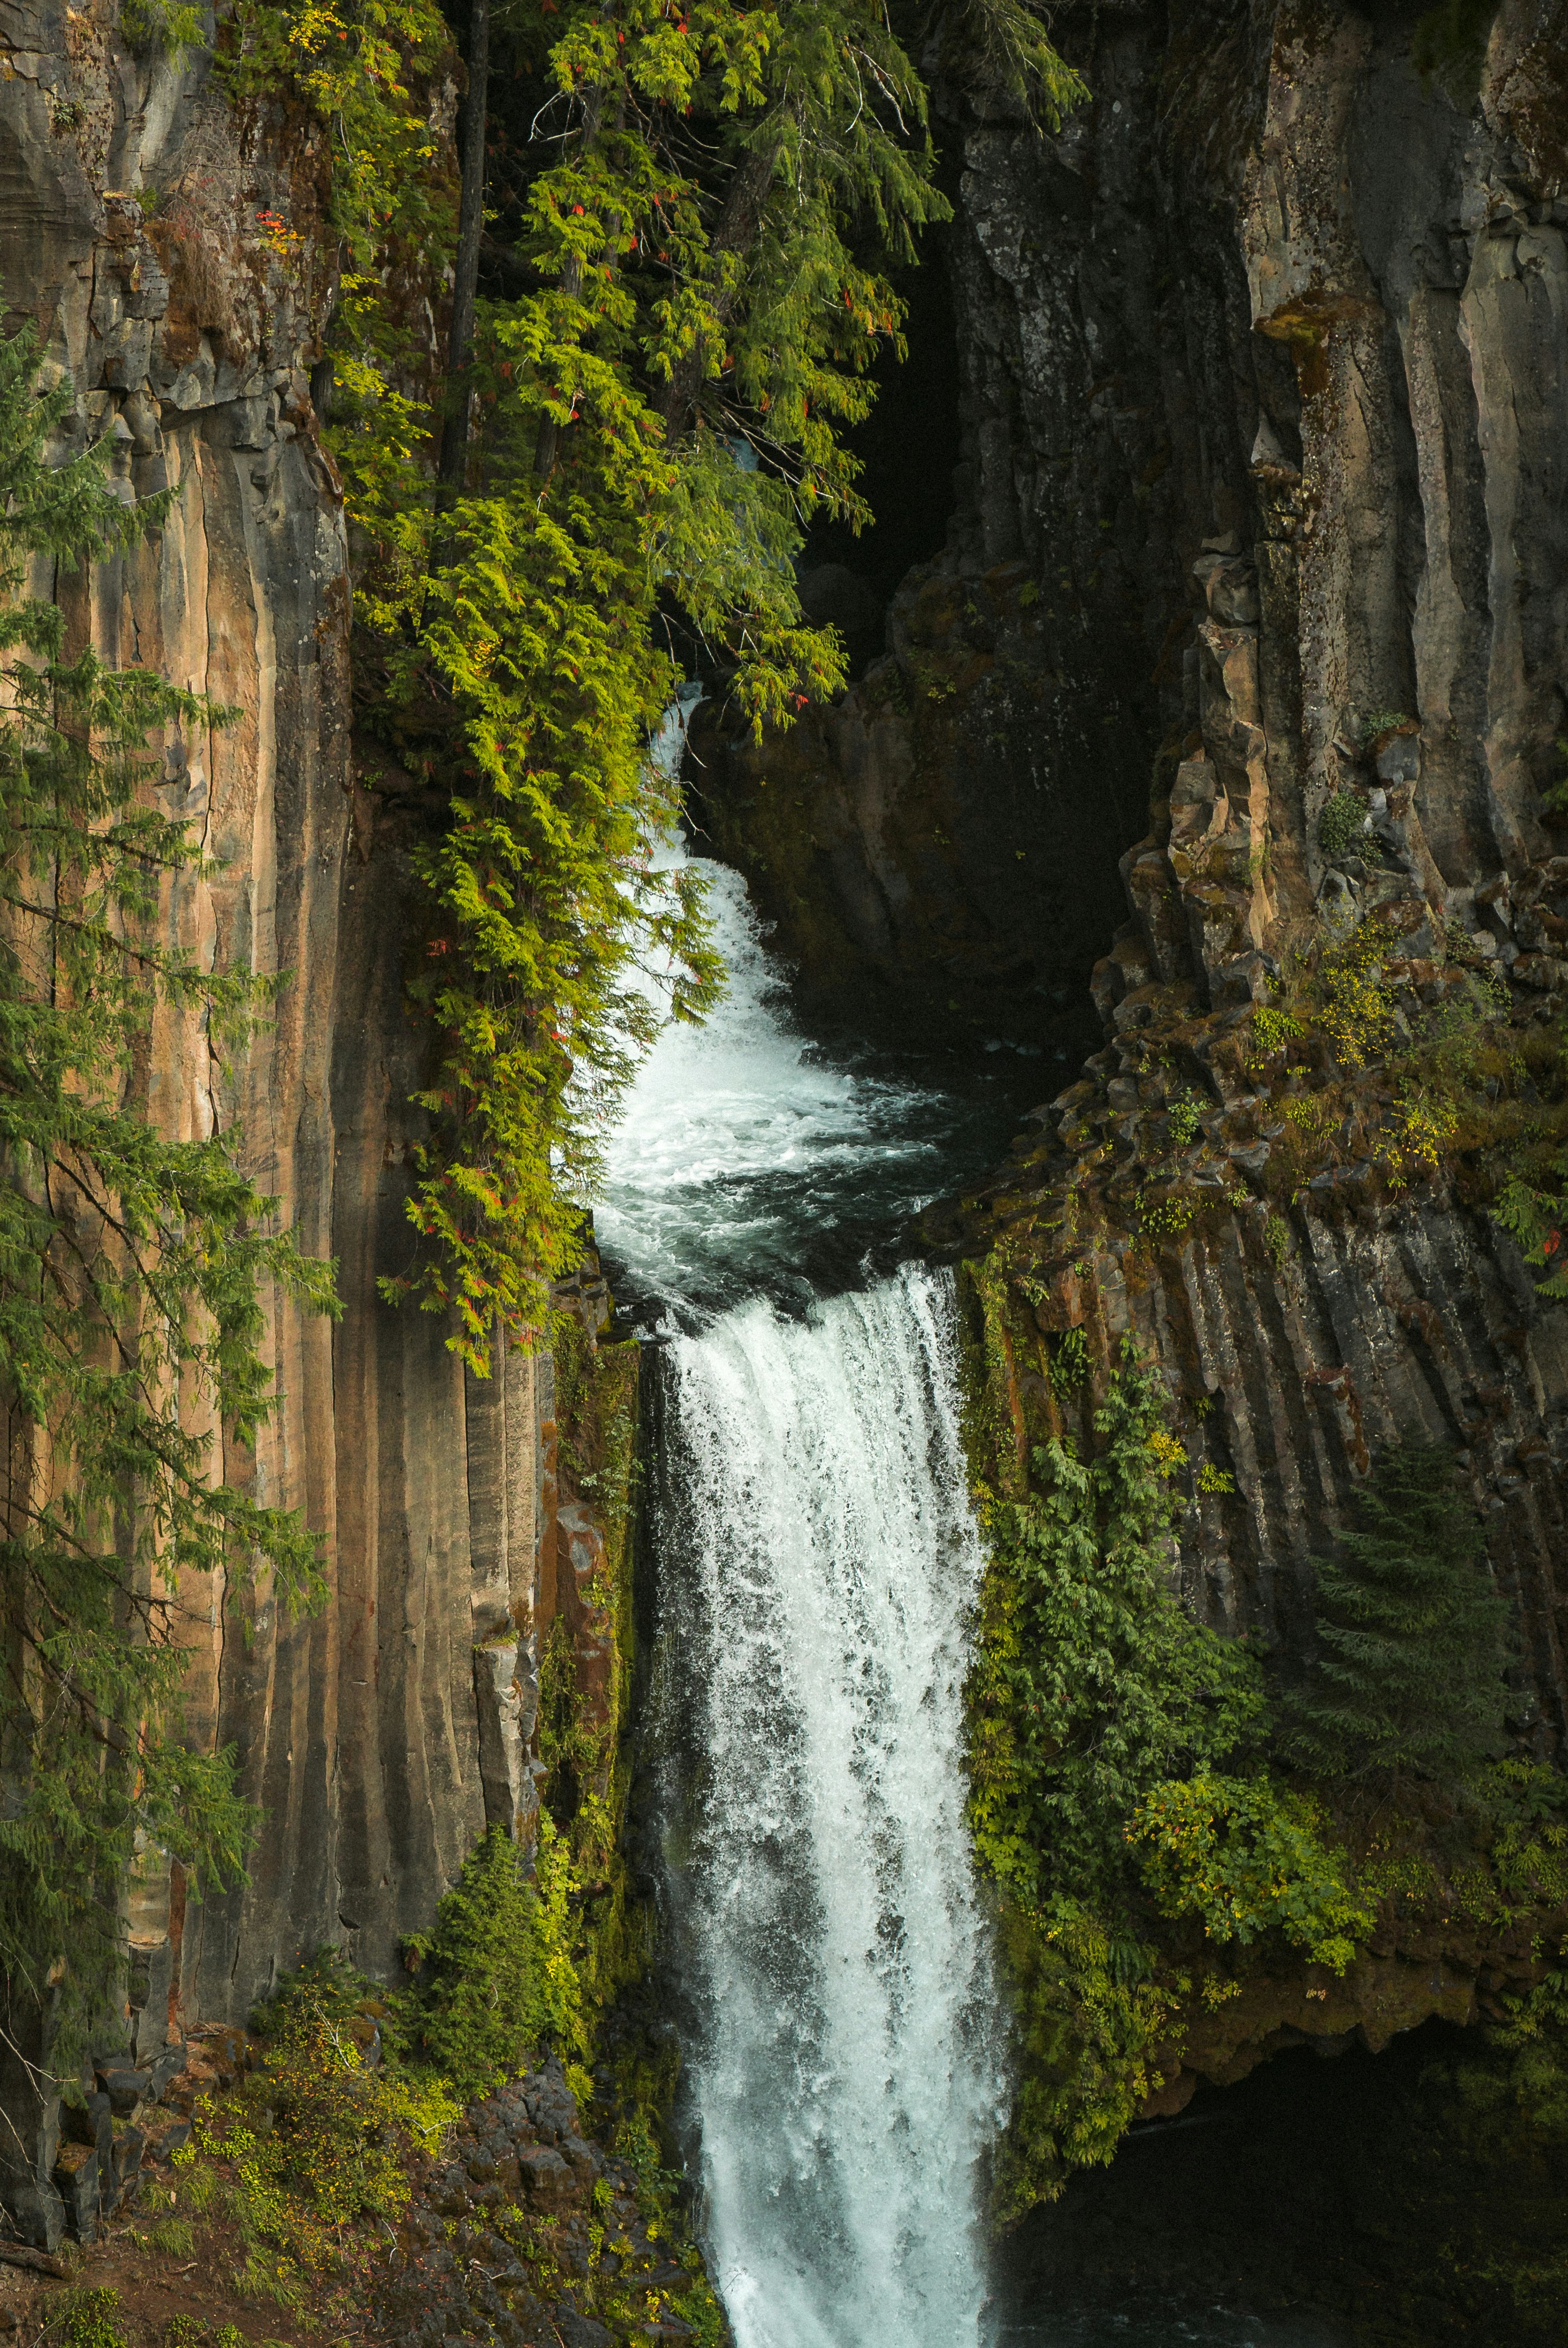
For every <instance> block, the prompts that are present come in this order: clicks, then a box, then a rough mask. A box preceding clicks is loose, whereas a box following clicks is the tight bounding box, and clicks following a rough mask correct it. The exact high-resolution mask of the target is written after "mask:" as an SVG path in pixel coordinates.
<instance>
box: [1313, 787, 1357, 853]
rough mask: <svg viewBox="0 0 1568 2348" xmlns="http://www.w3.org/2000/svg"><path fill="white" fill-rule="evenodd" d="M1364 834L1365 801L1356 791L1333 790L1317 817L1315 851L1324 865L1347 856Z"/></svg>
mask: <svg viewBox="0 0 1568 2348" xmlns="http://www.w3.org/2000/svg"><path fill="white" fill-rule="evenodd" d="M1366 833H1367V802H1366V800H1365V799H1364V798H1362V796H1361V794H1360V792H1359V791H1350V790H1345V791H1336V792H1335V794H1334V796H1333V798H1330V799H1328V800H1327V801H1326V803H1325V805H1324V807H1323V809H1322V812H1321V813H1320V814H1319V816H1318V819H1317V846H1318V851H1319V853H1320V854H1321V856H1322V857H1323V859H1324V861H1325V862H1326V863H1327V864H1337V863H1338V862H1339V861H1340V860H1341V859H1342V858H1344V857H1346V856H1348V855H1349V854H1350V853H1351V851H1352V850H1353V849H1355V848H1356V846H1357V843H1358V842H1359V841H1360V840H1361V839H1364V838H1365V837H1366Z"/></svg>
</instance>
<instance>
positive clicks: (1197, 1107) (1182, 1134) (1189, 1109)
mask: <svg viewBox="0 0 1568 2348" xmlns="http://www.w3.org/2000/svg"><path fill="white" fill-rule="evenodd" d="M1170 1115H1171V1140H1172V1141H1173V1142H1174V1143H1175V1144H1176V1147H1177V1148H1179V1149H1186V1148H1190V1147H1191V1144H1192V1143H1193V1142H1194V1141H1196V1140H1197V1138H1198V1136H1199V1134H1200V1133H1201V1132H1202V1129H1203V1104H1202V1101H1201V1100H1200V1099H1199V1097H1198V1096H1197V1094H1196V1093H1183V1094H1182V1095H1181V1099H1180V1100H1176V1101H1172V1102H1171V1112H1170Z"/></svg>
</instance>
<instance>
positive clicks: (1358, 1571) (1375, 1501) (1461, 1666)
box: [1285, 1445, 1508, 1786]
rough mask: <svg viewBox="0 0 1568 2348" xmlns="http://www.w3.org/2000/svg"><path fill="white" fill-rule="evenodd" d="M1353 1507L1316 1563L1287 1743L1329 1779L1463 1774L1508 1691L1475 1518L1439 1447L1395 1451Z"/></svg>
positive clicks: (1496, 1611) (1494, 1736) (1483, 1753)
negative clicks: (1349, 1525) (1332, 1546)
mask: <svg viewBox="0 0 1568 2348" xmlns="http://www.w3.org/2000/svg"><path fill="white" fill-rule="evenodd" d="M1357 1507H1358V1510H1359V1514H1360V1518H1361V1523H1360V1526H1359V1528H1358V1529H1357V1530H1356V1531H1354V1532H1347V1533H1345V1534H1342V1535H1341V1537H1340V1540H1339V1542H1338V1545H1337V1549H1336V1553H1335V1554H1334V1555H1333V1556H1332V1557H1328V1558H1326V1559H1324V1560H1322V1561H1321V1562H1320V1564H1319V1566H1318V1569H1317V1599H1316V1640H1317V1655H1316V1659H1315V1663H1314V1665H1313V1668H1312V1671H1311V1673H1310V1675H1309V1677H1308V1679H1307V1681H1306V1684H1305V1686H1304V1687H1303V1688H1302V1689H1300V1690H1299V1691H1298V1692H1297V1694H1295V1698H1294V1700H1293V1704H1292V1706H1291V1714H1292V1718H1291V1724H1290V1726H1289V1729H1288V1731H1287V1735H1286V1740H1285V1741H1286V1747H1287V1750H1288V1751H1289V1752H1290V1754H1291V1756H1292V1757H1293V1758H1294V1759H1295V1760H1296V1761H1298V1762H1299V1763H1300V1764H1301V1765H1302V1766H1304V1767H1305V1768H1308V1769H1310V1770H1312V1771H1314V1772H1315V1773H1319V1774H1322V1775H1324V1776H1345V1777H1362V1776H1369V1775H1372V1774H1374V1773H1377V1774H1384V1773H1387V1774H1389V1775H1391V1776H1394V1777H1395V1778H1396V1779H1397V1778H1398V1776H1399V1775H1400V1773H1401V1772H1403V1771H1406V1770H1409V1771H1413V1772H1414V1773H1416V1774H1417V1775H1418V1776H1423V1777H1429V1778H1433V1779H1436V1780H1437V1781H1438V1782H1439V1784H1443V1785H1449V1786H1457V1785H1461V1784H1463V1783H1464V1782H1465V1781H1466V1780H1467V1779H1469V1778H1470V1777H1471V1776H1474V1774H1475V1771H1476V1770H1477V1768H1478V1767H1479V1766H1480V1764H1481V1763H1482V1762H1483V1761H1484V1760H1485V1759H1486V1758H1487V1757H1488V1756H1491V1755H1492V1754H1494V1753H1495V1752H1496V1751H1497V1750H1498V1749H1499V1746H1500V1745H1501V1728H1502V1717H1503V1706H1504V1702H1505V1697H1506V1689H1505V1686H1504V1681H1503V1672H1504V1668H1505V1664H1506V1660H1507V1645H1506V1633H1507V1617H1508V1609H1507V1604H1506V1601H1504V1600H1503V1599H1502V1597H1501V1595H1500V1594H1499V1593H1498V1591H1496V1590H1494V1588H1493V1587H1492V1584H1491V1577H1490V1575H1489V1574H1488V1571H1487V1569H1486V1565H1485V1562H1484V1557H1483V1551H1484V1546H1485V1542H1484V1536H1483V1533H1482V1530H1481V1527H1480V1522H1479V1520H1478V1519H1477V1518H1476V1516H1475V1513H1474V1511H1473V1510H1472V1509H1470V1506H1469V1505H1468V1503H1467V1502H1466V1500H1465V1499H1464V1498H1463V1496H1462V1495H1461V1494H1460V1491H1459V1490H1458V1489H1457V1488H1456V1484H1455V1470H1454V1464H1453V1461H1452V1459H1451V1457H1449V1454H1448V1453H1447V1452H1445V1451H1444V1450H1442V1449H1441V1448H1440V1447H1435V1446H1426V1445H1420V1446H1417V1445H1411V1446H1406V1447H1400V1448H1398V1449H1396V1450H1394V1451H1391V1452H1390V1453H1389V1454H1388V1455H1387V1457H1386V1458H1385V1459H1383V1460H1382V1461H1381V1462H1380V1463H1379V1465H1378V1466H1377V1468H1376V1469H1375V1470H1374V1472H1373V1474H1372V1476H1371V1477H1370V1478H1369V1479H1368V1481H1367V1486H1366V1488H1365V1489H1364V1490H1363V1491H1362V1493H1361V1494H1360V1496H1359V1498H1358V1501H1357Z"/></svg>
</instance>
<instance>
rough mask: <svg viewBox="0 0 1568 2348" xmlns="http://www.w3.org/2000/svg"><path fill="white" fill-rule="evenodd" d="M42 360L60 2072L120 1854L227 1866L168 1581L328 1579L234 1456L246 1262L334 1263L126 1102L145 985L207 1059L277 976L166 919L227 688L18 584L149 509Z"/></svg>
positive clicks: (15, 1904)
mask: <svg viewBox="0 0 1568 2348" xmlns="http://www.w3.org/2000/svg"><path fill="white" fill-rule="evenodd" d="M35 366H36V345H35V340H34V337H33V336H32V335H31V333H30V332H25V333H24V334H23V335H19V336H18V337H16V338H15V340H13V341H11V342H9V343H5V344H0V1396H3V1400H4V1406H5V1411H6V1415H7V1443H6V1450H5V1458H4V1462H3V1463H0V1972H3V1974H4V1976H5V1981H6V1983H7V1987H8V1996H9V2004H10V2012H11V2015H12V2024H11V2026H12V2028H13V2029H15V2027H16V2025H17V2023H18V2021H19V2020H20V2019H21V2017H22V2016H23V2015H24V2014H25V2013H26V2010H27V2009H28V2008H31V2010H32V2013H33V2017H34V2023H35V2024H36V2022H37V2020H38V2019H39V2016H40V2013H42V2014H43V2016H44V2017H45V2018H46V2030H45V2033H44V2034H45V2036H46V2039H47V2041H48V2044H49V2047H50V2050H51V2051H50V2056H49V2059H50V2062H51V2064H52V2065H53V2067H55V2068H56V2070H57V2072H58V2073H60V2074H61V2075H65V2074H66V2073H67V2072H68V2070H69V2067H70V2064H71V2062H72V2059H73V2057H74V2055H75V2052H76V2051H77V2049H78V2048H79V2046H80V2044H81V2042H82V2040H83V2038H84V2037H85V2036H87V2035H88V2034H90V2033H91V2031H92V2030H93V2028H94V2027H95V2026H96V2025H97V2024H98V2023H99V2022H100V2020H101V2019H102V2017H103V2014H104V2012H105V2009H106V2006H107V2005H108V2003H109V2001H110V1999H111V1996H112V1994H113V1993H114V1991H115V1989H116V1985H117V1982H118V1981H119V1976H120V1972H121V1967H122V1962H123V1955H124V1951H123V1946H122V1932H121V1908H120V1895H121V1890H122V1887H123V1884H124V1881H125V1879H126V1876H127V1872H128V1870H129V1866H130V1864H131V1861H132V1859H133V1856H134V1855H135V1854H136V1853H137V1852H139V1851H141V1850H144V1849H147V1847H148V1846H153V1847H154V1848H155V1849H161V1850H162V1851H163V1852H164V1853H166V1854H170V1855H171V1856H173V1857H175V1858H178V1859H181V1860H182V1861H183V1862H184V1863H185V1864H186V1865H187V1867H188V1868H190V1869H193V1870H195V1871H196V1872H197V1875H198V1878H201V1877H205V1878H207V1879H218V1880H222V1879H224V1878H231V1879H232V1876H233V1875H234V1874H235V1873H236V1872H237V1871H238V1870H239V1869H240V1868H241V1867H242V1861H243V1857H244V1853H245V1850H246V1848H247V1845H248V1842H249V1838H250V1834H251V1831H252V1827H253V1813H252V1812H251V1811H250V1810H249V1809H248V1807H247V1806H246V1805H245V1804H244V1803H243V1802H242V1801H241V1800H240V1798H239V1797H238V1795H237V1792H236V1789H235V1784H234V1767H233V1756H232V1752H221V1753H212V1752H200V1751H193V1750H191V1748H190V1746H188V1744H187V1743H186V1741H185V1739H184V1738H183V1736H182V1735H181V1707H180V1688H181V1680H182V1678H183V1675H184V1666H185V1653H184V1649H183V1646H182V1644H181V1621H182V1614H183V1609H182V1605H181V1598H182V1594H185V1593H188V1592H189V1591H190V1588H191V1577H192V1576H204V1575H210V1574H211V1573H213V1572H216V1571H218V1570H222V1569H226V1570H228V1571H229V1572H230V1574H231V1575H232V1574H233V1573H234V1572H236V1571H237V1572H240V1573H251V1572H253V1571H255V1570H259V1569H262V1568H263V1567H270V1569H271V1571H272V1575H273V1587H274V1589H275V1591H276V1593H277V1596H278V1598H279V1600H280V1601H281V1602H282V1603H283V1604H284V1605H285V1606H293V1605H297V1604H299V1603H301V1602H304V1601H308V1600H309V1599H310V1598H311V1597H312V1595H313V1594H314V1593H315V1590H316V1589H317V1588H318V1586H319V1574H318V1570H317V1567H316V1560H315V1542H314V1541H313V1540H312V1539H311V1538H310V1536H309V1535H308V1534H307V1533H306V1531H305V1529H304V1527H303V1526H302V1525H301V1523H300V1522H299V1520H298V1519H297V1518H295V1517H294V1516H293V1515H291V1514H288V1513H286V1512H284V1511H281V1510H278V1509H270V1508H265V1507H262V1506H259V1505H258V1504H257V1503H256V1502H255V1501H254V1500H253V1498H250V1497H248V1496H247V1494H246V1493H245V1492H244V1491H243V1490H242V1489H240V1488H237V1486H236V1485H235V1484H233V1483H231V1482H230V1481H228V1480H227V1479H226V1478H225V1477H224V1475H223V1473H222V1468H223V1466H224V1465H225V1464H226V1462H227V1460H229V1459H232V1457H233V1448H234V1447H236V1446H241V1447H242V1446H244V1445H246V1444H248V1443H249V1442H250V1441H251V1440H252V1438H253V1435H254V1431H255V1428H256V1426H257V1424H258V1422H259V1421H260V1420H261V1419H262V1418H263V1417H264V1416H265V1415H266V1413H267V1410H268V1408H269V1406H270V1401H271V1396H270V1391H269V1386H270V1380H269V1373H268V1371H267V1368H266V1365H265V1364H264V1362H263V1358H262V1354H261V1352H260V1350H259V1348H260V1340H261V1338H262V1335H263V1308H262V1302H261V1292H262V1290H263V1285H264V1286H266V1287H269V1288H271V1289H272V1290H273V1292H274V1293H282V1292H294V1294H296V1295H299V1296H301V1297H302V1298H303V1299H304V1301H305V1302H306V1303H310V1304H314V1305H316V1306H318V1307H323V1308H325V1307H328V1306H329V1305H330V1303H331V1281H330V1273H329V1268H328V1267H327V1266H325V1265H324V1264H320V1263H315V1262H308V1261H306V1260H304V1259H302V1258H301V1257H300V1256H299V1254H298V1253H297V1252H296V1251H295V1249H294V1244H293V1242H292V1241H290V1240H289V1239H288V1238H286V1237H284V1236H280V1235H278V1234H277V1233H276V1232H275V1231H273V1230H272V1229H271V1228H270V1226H271V1221H272V1217H273V1209H274V1207H275V1204H276V1201H275V1200H271V1199H267V1198H264V1197H263V1196H262V1195H261V1194H260V1193H259V1192H258V1191H257V1190H256V1189H254V1188H253V1185H252V1184H251V1183H250V1182H248V1181H247V1180H246V1179H244V1177H243V1176H242V1174H241V1173H240V1172H239V1170H238V1169H237V1168H236V1166H235V1164H234V1161H233V1156H232V1137H230V1138H222V1137H219V1136H214V1137H213V1138H211V1139H209V1140H205V1141H170V1140H167V1139H165V1138H163V1136H162V1135H161V1134H160V1133H159V1132H158V1131H157V1130H156V1129H155V1128H154V1127H153V1126H152V1124H151V1123H150V1120H149V1118H148V1117H147V1116H146V1114H145V1112H144V1108H143V1106H142V1102H141V1098H140V1079H139V1074H138V1071H139V1068H141V1069H144V1067H145V1060H146V1037H147V1033H148V1026H149V1022H150V1019H151V1018H152V1016H153V1014H154V1012H155V1010H157V1009H158V1008H159V1007H160V1006H163V1007H164V1008H165V1010H166V1011H168V1012H170V1013H172V1014H183V1017H184V1020H185V1021H186V1023H188V1024H187V1032H188V1033H191V1034H196V1033H201V1034H202V1035H204V1037H205V1039H206V1041H207V1043H208V1045H209V1047H210V1048H211V1049H213V1050H214V1051H221V1049H222V1043H223V1040H224V1038H225V1036H228V1037H232V1036H234V1035H236V1034H241V1033H243V1032H244V1030H245V1029H246V1027H247V1026H248V1025H250V1024H251V1023H252V1022H253V1019H254V1018H255V1016H256V1015H257V1014H258V1012H259V1011H260V1010H261V1009H262V1008H263V1004H264V1000H265V996H266V993H267V991H268V990H267V989H266V988H264V987H261V986H258V984H257V983H255V982H253V980H252V979H251V978H250V977H249V976H248V975H247V974H246V973H242V972H232V973H226V974H214V973H211V972H206V971H203V970H201V968H200V967H198V965H197V964H196V963H194V962H192V961H191V959H189V958H188V957H187V956H185V955H184V954H182V953H180V952H178V951H176V950H173V949H171V948H170V947H169V946H168V945H167V943H166V942H164V941H163V940H162V938H161V936H160V922H159V916H160V899H161V897H162V894H163V891H164V890H165V887H166V884H167V883H168V882H169V881H170V879H171V878H172V876H174V875H175V874H177V873H180V872H181V871H184V872H186V873H190V872H192V871H200V870H201V869H202V857H201V850H200V848H199V847H198V846H197V845H196V844H195V843H194V842H193V841H192V840H191V837H190V834H189V831H188V829H187V826H186V824H185V823H184V821H183V820H181V819H173V818H168V817H165V816H164V815H163V814H162V813H161V812H160V810H159V808H158V806H157V801H156V796H155V787H156V785H157V784H158V783H159V782H160V781H161V780H163V779H164V778H165V777H166V776H168V777H172V778H174V779H176V780H178V781H180V782H181V794H182V795H183V786H184V779H185V774H186V767H187V756H188V752H189V750H190V749H191V748H194V749H195V750H196V752H197V754H198V755H199V756H201V755H203V754H204V753H205V750H206V749H207V747H209V743H208V736H209V734H210V729H211V727H212V726H213V725H214V724H215V723H217V722H219V721H220V720H221V718H222V716H223V713H222V712H220V711H217V710H214V709H213V708H212V707H211V705H210V704H209V703H207V702H205V701H204V700H201V699H200V698H198V697H197V696H194V695H191V694H187V693H181V692H179V691H178V690H176V689H175V688H174V687H173V686H171V685H168V684H167V683H165V682H164V681H163V679H161V678H160V677H159V676H157V675H154V674H152V673H151V672H150V671H147V670H143V669H123V670H117V669H114V668H111V667H109V666H108V665H106V664H105V663H104V662H103V661H101V660H100V659H99V658H98V656H97V655H96V654H94V653H93V652H92V651H91V650H83V651H80V652H77V653H75V654H68V653H67V644H66V629H65V622H64V618H63V614H62V612H61V610H60V607H59V605H58V603H57V602H53V601H47V600H44V598H43V596H42V595H40V594H38V593H36V592H35V593H34V594H32V595H29V594H28V593H27V592H26V589H27V588H28V587H32V588H33V589H35V590H37V589H39V588H47V587H48V586H49V585H50V584H51V583H53V582H54V581H55V580H56V579H57V577H58V574H59V573H60V572H72V571H75V570H79V569H80V568H81V567H82V566H84V565H86V564H88V563H90V562H91V561H94V560H95V559H97V558H99V557H102V556H104V555H107V554H112V553H113V552H114V551H117V550H119V549H121V548H124V547H126V546H127V545H129V544H130V543H132V542H133V541H135V540H136V539H138V538H139V537H140V536H141V535H142V534H143V532H145V530H147V529H148V528H149V527H150V526H152V525H155V524H156V523H157V522H159V521H160V520H161V518H162V515H163V512H164V510H166V506H167V498H162V499H148V500H146V501H144V502H143V503H142V504H141V505H139V506H136V507H129V508H128V507H127V506H126V505H123V504H122V503H120V502H119V499H117V498H116V497H115V496H114V495H113V494H112V492H111V489H110V487H109V484H108V481H107V480H106V479H105V475H104V469H103V466H102V464H101V463H100V462H99V461H98V455H99V454H101V450H100V451H99V452H96V453H94V452H89V453H88V454H85V455H79V456H77V457H76V458H74V459H73V460H72V461H70V462H67V463H66V464H64V465H63V466H59V467H54V466H52V465H51V464H50V463H49V461H48V458H49V455H50V444H51V441H52V439H53V438H55V436H57V434H60V433H61V431H62V428H63V427H65V426H66V418H67V413H68V410H69V407H70V405H71V393H70V390H69V387H68V386H62V387H61V388H60V389H58V390H57V391H55V392H52V393H50V394H48V395H47V396H38V395H37V394H36V392H35V389H34V386H33V380H32V378H33V373H34V368H35ZM208 1602H209V1601H206V1600H205V1599H203V1601H202V1605H203V1608H205V1606H206V1604H207V1603H208Z"/></svg>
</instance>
